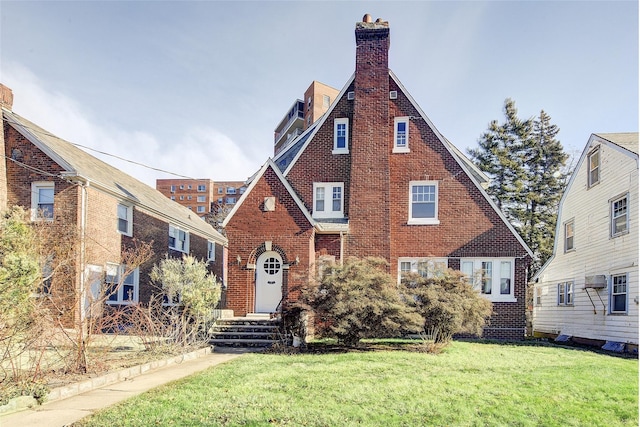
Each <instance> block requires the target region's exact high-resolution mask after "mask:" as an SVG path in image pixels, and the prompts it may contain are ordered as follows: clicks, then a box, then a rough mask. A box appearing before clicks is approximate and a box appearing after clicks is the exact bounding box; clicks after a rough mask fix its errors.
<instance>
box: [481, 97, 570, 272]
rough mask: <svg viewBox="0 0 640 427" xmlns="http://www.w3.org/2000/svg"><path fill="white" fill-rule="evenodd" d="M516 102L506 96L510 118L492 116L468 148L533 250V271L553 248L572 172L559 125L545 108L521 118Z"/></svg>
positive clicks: (506, 211)
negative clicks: (475, 145) (560, 206)
mask: <svg viewBox="0 0 640 427" xmlns="http://www.w3.org/2000/svg"><path fill="white" fill-rule="evenodd" d="M517 114H518V110H517V109H516V106H515V102H514V101H513V100H511V99H507V100H505V105H504V115H505V122H504V123H502V124H498V121H497V120H493V121H492V122H491V123H490V124H489V129H488V130H487V131H486V132H485V133H483V134H482V136H481V137H480V139H479V140H478V145H479V148H477V149H472V150H469V151H468V153H469V155H470V156H471V158H472V160H473V161H474V162H475V163H476V164H477V166H478V167H479V168H480V170H482V171H483V172H485V173H486V174H487V175H489V177H490V178H491V180H492V181H491V184H490V186H489V188H488V189H487V192H488V193H489V195H490V196H491V197H492V198H493V199H494V200H495V202H496V203H497V205H498V207H499V208H500V209H501V210H502V212H504V214H505V215H506V217H507V219H508V220H509V221H510V222H511V224H512V225H513V226H514V228H515V229H516V231H518V233H519V234H520V236H521V237H522V239H523V240H524V241H525V243H526V244H527V245H528V246H529V248H530V249H531V250H532V251H533V253H534V260H533V263H532V265H531V271H532V272H534V271H536V270H537V269H538V268H540V267H541V266H542V264H544V262H545V261H546V260H547V259H548V258H549V256H550V255H551V252H552V250H553V239H554V235H555V226H556V217H557V209H558V203H559V201H560V198H561V197H562V193H563V191H564V187H565V185H566V177H567V175H568V173H566V172H564V169H563V167H564V165H565V163H566V161H567V158H568V156H567V155H566V154H565V153H564V151H563V148H562V144H560V142H559V141H558V140H557V139H556V135H557V134H558V132H559V130H560V129H559V128H558V127H557V126H556V125H553V124H551V117H550V116H549V115H548V114H546V113H545V112H544V111H541V112H540V116H538V117H535V118H531V119H527V120H521V119H519V118H518V115H517Z"/></svg>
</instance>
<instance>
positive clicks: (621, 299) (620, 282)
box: [609, 273, 629, 314]
mask: <svg viewBox="0 0 640 427" xmlns="http://www.w3.org/2000/svg"><path fill="white" fill-rule="evenodd" d="M628 278H629V276H628V275H627V274H626V273H625V274H614V275H612V276H611V297H610V299H609V300H610V304H611V305H610V313H613V314H626V313H627V309H628V305H629V303H628V299H629V298H628V296H629V290H628V287H627V282H628Z"/></svg>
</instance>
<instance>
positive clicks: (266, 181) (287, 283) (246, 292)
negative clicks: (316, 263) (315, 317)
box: [226, 168, 313, 316]
mask: <svg viewBox="0 0 640 427" xmlns="http://www.w3.org/2000/svg"><path fill="white" fill-rule="evenodd" d="M270 196H275V198H276V206H275V210H274V211H272V212H264V211H263V206H264V198H265V197H270ZM226 231H227V238H228V239H229V264H228V268H229V271H228V274H229V277H228V281H227V285H228V287H227V307H226V308H228V309H232V310H233V311H234V313H235V315H236V316H243V315H245V314H246V313H248V312H253V310H254V304H255V301H254V286H255V283H254V275H255V270H253V269H250V268H247V262H249V261H251V260H252V261H251V262H255V256H252V253H255V252H254V251H255V250H256V249H257V248H258V247H260V246H261V245H262V244H263V243H264V242H265V241H271V242H272V244H273V247H274V248H275V247H277V248H279V249H280V250H281V251H282V252H283V253H284V259H283V262H284V263H287V262H288V263H290V264H291V265H290V267H289V270H288V273H287V274H286V275H285V277H284V279H283V280H284V289H283V293H284V294H285V295H286V294H288V295H289V298H295V296H296V292H295V289H296V288H297V287H298V286H299V285H300V284H301V283H302V282H303V281H304V280H306V277H307V274H308V273H307V270H308V268H309V264H310V262H313V260H311V259H310V256H309V253H310V247H311V245H312V244H313V228H312V227H311V225H310V224H309V222H308V221H307V219H306V218H305V216H304V214H303V213H302V212H301V211H300V209H299V208H298V206H297V205H296V203H295V201H294V199H293V198H292V197H291V196H290V195H289V193H288V192H287V190H286V188H285V187H284V185H283V184H282V183H281V182H280V180H279V179H278V177H277V175H276V174H275V172H274V171H273V170H272V169H270V168H269V169H267V171H266V172H265V173H264V175H263V176H262V177H261V178H260V179H259V180H258V181H257V182H256V185H255V187H254V188H253V190H252V191H251V193H249V194H248V195H247V198H246V199H245V200H244V202H243V204H242V205H241V206H240V207H239V209H238V210H237V211H236V213H235V214H234V216H233V217H232V218H231V219H230V221H229V224H228V225H227V227H226ZM238 255H239V256H240V257H241V259H242V263H241V265H240V266H238V263H237V256H238ZM296 257H298V259H299V261H300V263H299V264H298V265H295V263H294V260H295V259H296Z"/></svg>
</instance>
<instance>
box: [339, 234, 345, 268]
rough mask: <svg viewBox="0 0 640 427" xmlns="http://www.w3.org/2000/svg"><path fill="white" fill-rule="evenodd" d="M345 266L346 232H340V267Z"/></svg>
mask: <svg viewBox="0 0 640 427" xmlns="http://www.w3.org/2000/svg"><path fill="white" fill-rule="evenodd" d="M342 265H344V232H342V231H341V232H340V266H342Z"/></svg>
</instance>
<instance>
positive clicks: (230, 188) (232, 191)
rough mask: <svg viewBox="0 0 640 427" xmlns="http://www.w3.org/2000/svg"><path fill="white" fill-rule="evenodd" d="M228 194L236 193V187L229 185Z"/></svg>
mask: <svg viewBox="0 0 640 427" xmlns="http://www.w3.org/2000/svg"><path fill="white" fill-rule="evenodd" d="M227 194H236V189H235V188H233V187H227Z"/></svg>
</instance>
